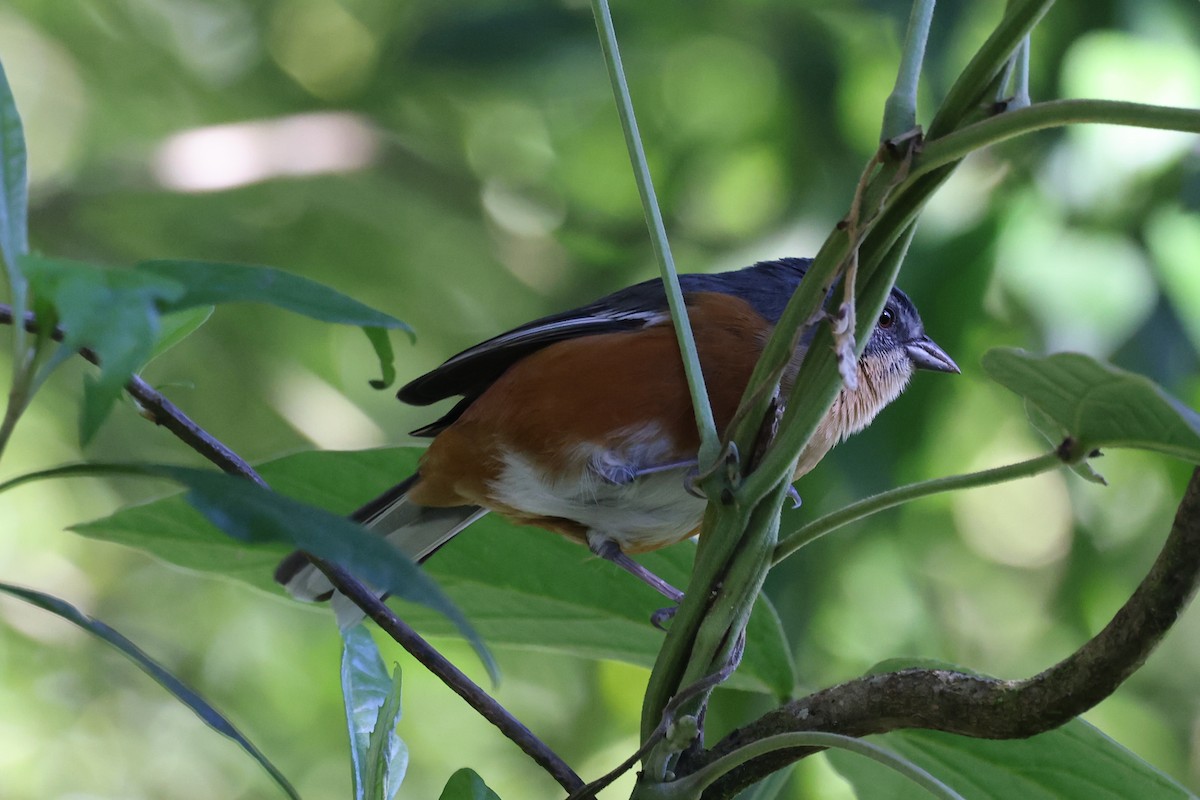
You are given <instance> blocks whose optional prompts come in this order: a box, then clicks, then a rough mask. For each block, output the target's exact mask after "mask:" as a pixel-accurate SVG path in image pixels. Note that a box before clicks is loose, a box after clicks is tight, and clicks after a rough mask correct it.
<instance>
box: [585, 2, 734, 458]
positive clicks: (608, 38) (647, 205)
mask: <svg viewBox="0 0 1200 800" xmlns="http://www.w3.org/2000/svg"><path fill="white" fill-rule="evenodd" d="M592 12H593V13H594V14H595V17H596V27H597V28H598V29H599V32H600V49H601V51H602V52H603V54H604V63H605V65H606V66H607V67H608V78H609V82H610V83H612V89H613V96H614V97H615V98H616V101H617V114H618V115H619V116H620V118H621V128H622V130H623V131H624V132H625V146H626V147H627V148H628V149H629V159H630V161H632V162H633V176H634V178H635V179H636V181H637V186H638V193H639V194H640V195H641V198H642V210H643V212H644V213H645V215H646V225H647V226H648V227H649V228H650V242H651V244H652V245H653V247H654V255H655V257H656V258H657V259H658V265H659V269H660V270H661V272H662V279H663V286H664V287H665V288H666V291H667V303H668V304H669V305H670V308H671V319H672V321H673V322H674V324H675V335H676V337H677V338H678V339H679V351H680V353H681V354H682V355H683V369H684V373H685V374H686V375H687V381H688V389H689V390H690V391H691V394H692V408H693V410H694V411H695V414H696V427H697V429H698V430H699V432H700V454H699V457H700V468H701V470H702V471H703V470H704V469H706V468H707V467H708V466H709V465H710V464H712V463H713V462H714V461H715V460H716V458H717V452H718V449H719V448H720V437H719V435H718V433H717V425H716V422H715V421H714V419H713V412H712V406H711V404H710V403H709V400H708V391H707V390H706V389H705V386H704V375H703V372H702V370H701V368H700V356H699V355H698V354H697V352H696V340H695V337H694V336H693V335H692V326H691V323H690V322H689V320H688V313H687V307H686V305H685V304H684V302H683V291H682V290H681V289H680V288H679V276H678V274H677V273H676V271H675V260H674V259H673V258H672V256H671V246H670V244H669V243H668V242H667V231H666V227H665V226H664V225H663V219H662V212H661V211H660V210H659V208H658V199H657V197H656V196H655V194H654V183H653V181H651V179H650V167H649V165H648V164H647V163H646V152H645V150H644V149H643V147H642V137H641V134H639V133H638V125H637V119H636V118H635V117H634V113H633V100H632V99H631V98H630V96H629V84H628V83H627V82H626V81H625V68H624V67H623V66H622V65H621V53H620V51H619V50H618V48H617V34H616V31H615V30H613V23H612V14H611V13H610V12H609V10H608V0H592Z"/></svg>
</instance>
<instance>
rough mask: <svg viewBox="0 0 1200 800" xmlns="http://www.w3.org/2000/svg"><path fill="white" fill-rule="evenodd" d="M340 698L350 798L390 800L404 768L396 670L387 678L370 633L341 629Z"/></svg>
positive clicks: (356, 628)
mask: <svg viewBox="0 0 1200 800" xmlns="http://www.w3.org/2000/svg"><path fill="white" fill-rule="evenodd" d="M342 640H343V644H344V646H343V647H342V699H343V700H344V701H345V704H346V722H347V724H348V725H349V728H350V761H351V764H352V765H353V767H354V796H355V800H392V798H393V797H395V796H396V792H398V791H400V783H401V782H402V781H403V780H404V773H405V770H406V769H407V768H408V748H407V747H405V746H404V742H402V741H401V740H400V737H399V736H397V735H396V724H397V723H398V722H399V721H400V666H399V665H397V666H396V668H395V672H394V673H393V674H392V675H388V672H387V667H385V666H384V664H383V659H382V658H381V657H380V655H379V648H377V647H376V646H375V640H374V639H372V638H371V633H370V632H369V631H368V630H367V629H366V628H365V627H363V626H362V625H361V624H360V625H355V626H353V627H352V628H350V629H348V630H344V631H342Z"/></svg>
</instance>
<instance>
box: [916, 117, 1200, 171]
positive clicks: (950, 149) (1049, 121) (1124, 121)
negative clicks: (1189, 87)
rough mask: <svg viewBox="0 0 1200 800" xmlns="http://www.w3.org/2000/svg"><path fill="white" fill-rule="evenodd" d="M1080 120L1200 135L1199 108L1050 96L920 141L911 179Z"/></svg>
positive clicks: (1078, 122)
mask: <svg viewBox="0 0 1200 800" xmlns="http://www.w3.org/2000/svg"><path fill="white" fill-rule="evenodd" d="M1081 123H1097V124H1103V125H1129V126H1133V127H1138V128H1154V129H1157V130H1167V131H1184V132H1187V133H1200V110H1198V109H1194V108H1174V107H1171V106H1154V105H1147V104H1145V103H1128V102H1124V101H1120V100H1051V101H1048V102H1045V103H1035V104H1034V105H1031V106H1026V107H1025V108H1021V109H1018V110H1016V111H1011V112H1007V113H1004V114H999V115H997V116H994V117H990V118H988V119H985V120H982V121H980V122H976V123H973V124H971V125H968V126H966V127H965V128H960V129H959V130H956V131H954V132H953V133H948V134H946V135H945V136H942V137H941V138H939V139H933V140H931V141H928V142H926V144H925V147H924V149H923V150H922V151H921V153H920V154H919V155H918V156H917V161H916V163H915V164H914V165H913V170H912V177H913V178H917V177H920V176H922V175H925V174H927V173H929V172H931V171H933V170H935V169H937V168H938V167H942V166H945V165H946V164H950V163H953V162H955V161H958V160H959V159H961V158H963V157H964V156H967V155H969V154H970V153H972V152H974V151H976V150H979V149H980V148H983V147H987V146H988V145H992V144H996V143H998V142H1003V141H1005V140H1006V139H1011V138H1013V137H1014V136H1020V135H1021V134H1023V133H1031V132H1033V131H1038V130H1042V129H1044V128H1055V127H1059V126H1062V125H1075V124H1081Z"/></svg>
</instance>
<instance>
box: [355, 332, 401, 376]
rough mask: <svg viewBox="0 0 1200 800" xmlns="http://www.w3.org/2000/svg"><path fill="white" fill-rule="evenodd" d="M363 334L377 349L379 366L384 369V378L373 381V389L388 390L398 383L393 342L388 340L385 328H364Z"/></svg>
mask: <svg viewBox="0 0 1200 800" xmlns="http://www.w3.org/2000/svg"><path fill="white" fill-rule="evenodd" d="M363 333H365V334H366V335H367V338H368V339H369V340H370V341H371V346H372V347H374V348H375V355H376V356H378V357H379V366H380V367H381V368H382V369H383V377H382V378H376V379H373V380H371V382H370V383H371V388H372V389H386V388H388V387H389V386H391V385H392V384H393V383H395V382H396V355H395V353H394V351H393V350H392V340H391V339H390V338H388V333H387V330H386V329H384V328H376V327H373V326H368V327H366V328H363Z"/></svg>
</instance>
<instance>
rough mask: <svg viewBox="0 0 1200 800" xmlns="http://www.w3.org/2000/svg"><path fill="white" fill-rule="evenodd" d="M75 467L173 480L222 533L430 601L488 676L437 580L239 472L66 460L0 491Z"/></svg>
mask: <svg viewBox="0 0 1200 800" xmlns="http://www.w3.org/2000/svg"><path fill="white" fill-rule="evenodd" d="M79 475H102V476H108V475H140V476H144V477H154V478H165V479H167V480H171V481H175V482H176V483H180V484H182V485H184V486H185V487H187V492H186V493H185V494H184V498H185V499H186V500H187V502H188V503H190V504H191V505H192V507H193V508H195V509H196V510H197V511H199V512H200V514H202V515H203V516H204V518H206V519H207V520H208V521H209V522H210V523H212V524H213V525H215V526H216V527H217V528H219V529H220V530H221V531H222V532H224V533H225V534H226V535H227V536H232V537H233V538H235V539H239V540H241V541H242V542H245V543H247V544H260V543H261V544H274V543H278V542H286V543H288V544H289V545H291V546H292V547H294V548H297V549H300V550H304V551H305V552H308V553H312V554H313V555H314V556H317V557H319V558H322V559H325V560H327V561H332V562H334V563H337V564H341V565H343V566H344V567H345V568H346V569H348V570H350V571H351V572H352V573H354V574H355V575H356V576H358V578H359V579H360V580H362V581H364V582H366V583H368V584H370V585H371V586H373V587H376V588H377V589H378V590H379V591H381V592H388V593H391V594H393V595H395V596H396V597H399V598H403V599H405V600H407V601H408V602H411V603H419V604H421V605H422V606H426V607H428V608H430V609H436V611H437V613H438V614H440V615H445V616H446V617H447V618H448V619H450V620H451V621H452V622H453V627H454V629H456V630H457V631H458V632H460V633H461V634H462V635H463V636H464V637H466V639H467V641H468V642H469V643H470V644H471V646H472V647H473V648H475V651H476V652H477V653H478V654H479V657H480V659H481V660H482V661H483V663H484V666H486V667H487V669H488V672H489V673H490V674H491V675H492V677H493V679H494V678H495V677H496V675H497V672H496V665H495V661H494V660H493V659H492V657H491V654H490V653H488V651H487V648H486V647H485V646H484V644H483V640H482V639H480V637H479V635H478V634H477V633H476V632H475V630H474V628H472V626H471V624H470V623H469V622H468V621H467V619H466V617H464V616H463V614H462V612H461V611H460V610H459V609H458V608H456V607H455V605H454V603H452V602H451V601H450V600H449V598H448V597H447V596H446V595H445V594H444V593H443V591H442V590H441V588H440V587H439V586H438V585H437V583H435V582H434V581H433V579H432V578H430V577H429V576H428V575H426V574H425V572H423V571H422V570H421V569H420V568H419V567H418V566H417V565H416V564H414V563H413V562H412V561H410V560H409V559H408V558H407V557H406V556H405V555H403V554H402V553H401V552H400V551H399V550H397V549H396V548H394V547H392V546H391V545H390V544H388V543H387V542H386V541H384V539H382V538H381V537H379V536H375V535H373V534H371V533H369V532H367V531H366V530H364V529H363V528H362V527H361V526H359V525H357V524H355V523H353V522H350V521H349V520H348V519H346V518H345V517H343V516H340V515H338V514H333V513H330V512H328V511H324V510H322V509H320V508H314V507H313V506H311V505H307V504H306V503H302V502H299V501H297V500H292V499H291V498H289V497H285V496H284V495H282V494H279V493H278V492H273V491H271V490H269V489H264V488H263V487H261V486H258V485H257V484H254V483H252V482H250V481H248V480H245V479H243V478H237V477H234V476H232V475H226V474H225V473H221V472H209V471H207V470H199V469H192V468H188V467H174V466H166V465H159V464H73V465H69V466H65V467H56V468H54V469H48V470H43V471H40V472H34V473H30V474H28V475H22V476H20V477H18V478H14V479H12V480H10V481H8V482H6V483H3V484H0V491H4V490H5V489H10V488H13V487H14V486H17V485H20V484H22V483H27V482H29V481H32V480H40V479H44V478H54V477H71V476H79Z"/></svg>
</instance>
